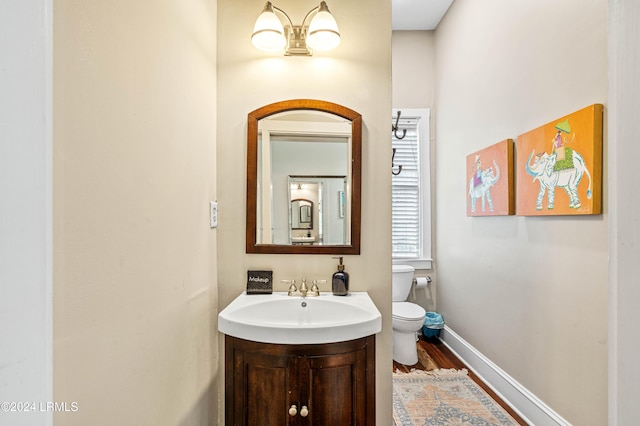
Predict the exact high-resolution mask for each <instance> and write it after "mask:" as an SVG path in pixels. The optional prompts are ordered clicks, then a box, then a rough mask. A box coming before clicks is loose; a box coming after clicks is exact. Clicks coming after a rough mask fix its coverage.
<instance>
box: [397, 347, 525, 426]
mask: <svg viewBox="0 0 640 426" xmlns="http://www.w3.org/2000/svg"><path fill="white" fill-rule="evenodd" d="M417 347H418V363H417V364H416V365H409V366H406V365H403V364H398V363H397V362H395V361H394V362H393V371H396V370H399V371H403V372H405V373H408V372H409V371H411V370H412V369H419V370H433V369H436V368H455V369H458V370H459V369H461V368H466V369H467V370H468V371H469V377H471V378H472V379H473V381H474V382H476V383H477V384H478V385H479V386H480V387H481V388H482V389H484V390H485V392H487V393H488V394H489V396H491V398H493V399H494V400H495V401H496V402H497V403H498V404H500V406H501V407H502V408H504V409H505V410H506V411H507V412H508V413H509V414H510V415H511V416H512V417H513V418H514V419H515V420H516V421H517V422H518V423H519V424H521V425H524V426H526V425H527V423H526V422H525V421H524V420H522V419H521V418H520V416H518V415H517V414H516V413H515V412H514V411H513V410H512V409H511V407H509V406H508V405H507V404H506V403H505V402H504V401H502V400H501V399H500V398H499V397H498V396H497V395H496V394H495V392H493V391H492V390H491V389H490V388H489V387H488V386H487V385H486V384H485V383H484V382H483V381H482V380H480V379H479V378H478V376H476V375H475V374H473V372H472V371H471V370H469V367H467V366H466V365H465V364H464V363H463V362H462V361H460V359H459V358H458V357H456V356H455V355H454V354H453V352H451V350H449V348H447V347H446V346H445V345H444V344H443V343H442V342H441V341H440V340H439V339H437V338H433V339H424V338H423V337H420V340H419V341H418V343H417Z"/></svg>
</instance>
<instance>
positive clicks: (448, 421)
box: [393, 370, 518, 426]
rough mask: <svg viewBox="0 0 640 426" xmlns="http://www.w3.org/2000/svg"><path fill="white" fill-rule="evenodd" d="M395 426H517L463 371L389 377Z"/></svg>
mask: <svg viewBox="0 0 640 426" xmlns="http://www.w3.org/2000/svg"><path fill="white" fill-rule="evenodd" d="M393 422H394V425H395V426H427V425H429V426H430V425H442V426H450V425H483V426H489V425H516V426H517V425H518V423H517V422H516V421H515V420H514V419H513V417H511V416H510V415H509V414H508V413H507V412H506V411H505V410H504V409H503V408H502V407H500V406H499V405H498V404H497V403H496V402H495V401H494V400H493V399H492V398H491V397H490V396H489V395H488V394H487V393H486V392H485V391H484V390H483V389H482V388H481V387H480V386H478V385H477V384H476V383H475V382H474V381H473V380H472V379H471V378H470V377H469V375H468V374H467V370H433V371H422V370H415V371H412V372H410V373H397V372H396V373H393Z"/></svg>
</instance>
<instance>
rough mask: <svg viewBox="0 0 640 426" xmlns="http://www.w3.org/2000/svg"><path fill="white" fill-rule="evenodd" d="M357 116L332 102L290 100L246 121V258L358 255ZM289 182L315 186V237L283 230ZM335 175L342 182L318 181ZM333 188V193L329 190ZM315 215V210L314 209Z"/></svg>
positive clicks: (252, 114)
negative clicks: (319, 190) (261, 255)
mask: <svg viewBox="0 0 640 426" xmlns="http://www.w3.org/2000/svg"><path fill="white" fill-rule="evenodd" d="M361 170H362V117H361V115H360V114H359V113H357V112H356V111H353V110H351V109H349V108H347V107H344V106H342V105H339V104H335V103H332V102H327V101H322V100H314V99H293V100H287V101H281V102H276V103H273V104H269V105H265V106H263V107H261V108H258V109H256V110H255V111H252V112H250V113H249V114H248V118H247V199H246V209H247V210H246V220H247V223H246V252H247V253H271V254H360V230H361V224H360V219H361V185H362V184H361ZM291 176H295V177H296V178H297V179H301V180H303V181H309V182H319V185H318V186H319V187H320V188H323V189H322V191H323V192H322V193H321V194H320V196H319V197H318V198H319V199H320V200H321V201H320V202H321V205H318V204H317V202H316V205H315V206H316V207H315V210H314V211H316V212H318V211H320V212H322V217H318V218H315V217H314V220H313V224H314V226H322V227H323V228H321V229H320V228H318V229H314V231H313V235H314V236H315V238H314V239H313V241H311V242H306V243H305V244H300V243H299V241H301V240H300V238H302V236H296V235H295V234H293V233H292V230H291V225H290V218H291V214H290V209H291V187H290V179H291ZM335 176H342V177H343V178H344V179H339V180H338V179H335V178H334V179H333V181H331V180H327V181H322V178H327V179H328V178H330V177H335ZM336 184H337V185H339V186H335V185H336ZM318 209H319V210H318Z"/></svg>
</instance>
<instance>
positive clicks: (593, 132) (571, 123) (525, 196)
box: [516, 104, 602, 216]
mask: <svg viewBox="0 0 640 426" xmlns="http://www.w3.org/2000/svg"><path fill="white" fill-rule="evenodd" d="M516 145H517V146H516V151H517V152H516V154H517V156H516V168H517V187H516V199H517V201H516V214H518V215H520V216H545V215H546V216H549V215H583V214H600V212H601V200H602V105H600V104H595V105H591V106H589V107H587V108H584V109H581V110H580V111H577V112H574V113H573V114H570V115H567V116H565V117H562V118H559V119H557V120H554V121H552V122H551V123H548V124H546V125H544V126H542V127H539V128H537V129H535V130H531V131H529V132H527V133H524V134H522V135H520V136H518V141H517V143H516Z"/></svg>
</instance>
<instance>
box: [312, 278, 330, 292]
mask: <svg viewBox="0 0 640 426" xmlns="http://www.w3.org/2000/svg"><path fill="white" fill-rule="evenodd" d="M318 283H323V284H326V283H327V280H313V285H312V286H311V296H320V288H319V287H318Z"/></svg>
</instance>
